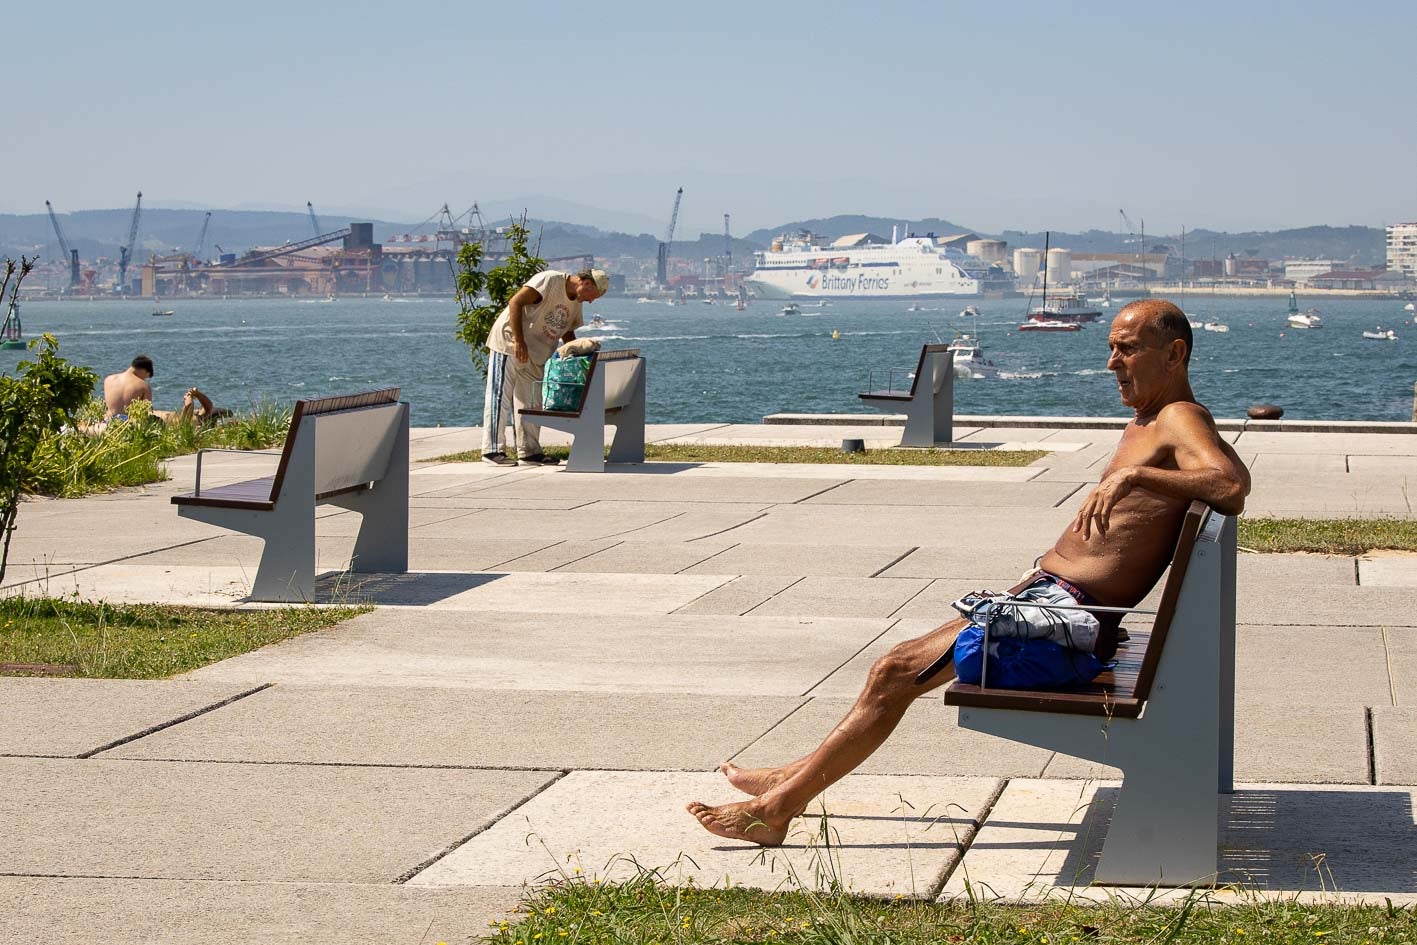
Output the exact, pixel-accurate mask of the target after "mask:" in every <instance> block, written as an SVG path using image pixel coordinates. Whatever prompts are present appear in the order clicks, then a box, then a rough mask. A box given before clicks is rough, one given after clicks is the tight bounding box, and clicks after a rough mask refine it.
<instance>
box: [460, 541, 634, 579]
mask: <svg viewBox="0 0 1417 945" xmlns="http://www.w3.org/2000/svg"><path fill="white" fill-rule="evenodd" d="M620 541H621V539H619V538H597V539H595V540H594V541H554V542H551V543H549V544H543V545H542V546H541V547H540V548H537V549H536V550H535V551H532V552H529V553H528V554H525V555H518V556H516V557H513V558H509V559H507V560H506V561H503V562H502V563H501V564H500V565H498V566H497V570H498V571H506V572H516V571H554V570H556V569H557V568H562V567H565V566H566V565H568V564H571V563H572V562H575V561H579V560H581V559H582V558H589V557H590V556H591V555H593V554H595V553H597V552H600V551H604V550H605V549H607V548H614V547H615V546H616V545H618V544H620ZM488 570H491V569H490V567H489V568H488Z"/></svg>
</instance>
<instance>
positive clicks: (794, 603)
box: [750, 577, 929, 617]
mask: <svg viewBox="0 0 1417 945" xmlns="http://www.w3.org/2000/svg"><path fill="white" fill-rule="evenodd" d="M927 584H929V582H928V581H922V580H919V579H916V578H848V577H805V578H803V579H802V580H800V581H798V582H797V583H795V584H793V585H792V586H791V587H789V588H787V589H786V590H784V591H783V592H782V593H780V594H778V595H776V596H775V597H773V598H772V599H771V600H767V601H764V602H763V603H762V604H760V605H758V606H757V607H755V608H754V609H753V610H752V611H750V615H752V616H759V617H771V616H782V617H789V616H798V615H801V616H820V617H889V616H891V615H893V614H894V613H895V612H896V611H898V610H899V609H900V608H901V607H903V606H905V604H906V603H907V602H908V601H910V600H911V599H912V598H913V597H915V596H916V595H917V594H919V593H920V592H921V591H922V590H924V589H925V587H926V585H927Z"/></svg>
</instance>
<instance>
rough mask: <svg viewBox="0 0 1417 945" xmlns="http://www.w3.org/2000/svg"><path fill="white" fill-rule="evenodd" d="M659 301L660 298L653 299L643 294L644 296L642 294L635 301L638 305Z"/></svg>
mask: <svg viewBox="0 0 1417 945" xmlns="http://www.w3.org/2000/svg"><path fill="white" fill-rule="evenodd" d="M658 301H659V299H652V298H650V297H649V296H647V295H642V296H640V297H639V298H637V299H635V302H636V304H638V305H646V304H653V303H655V302H658Z"/></svg>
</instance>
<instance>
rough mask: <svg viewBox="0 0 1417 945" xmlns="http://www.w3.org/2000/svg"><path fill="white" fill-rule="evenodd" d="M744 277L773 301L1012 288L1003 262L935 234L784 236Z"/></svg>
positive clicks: (957, 293) (954, 294) (912, 296)
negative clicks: (974, 253) (988, 259)
mask: <svg viewBox="0 0 1417 945" xmlns="http://www.w3.org/2000/svg"><path fill="white" fill-rule="evenodd" d="M753 256H754V259H755V261H756V262H757V269H756V271H754V272H753V274H752V275H751V276H749V277H748V278H747V279H746V280H744V281H745V282H746V283H747V284H748V285H749V286H750V287H751V288H752V289H753V291H754V292H756V293H757V294H758V295H759V296H762V297H763V298H769V299H823V298H825V299H838V298H856V299H920V298H937V297H959V296H966V297H974V298H982V297H983V296H984V295H985V294H986V293H988V294H1001V293H1003V292H1007V291H1009V290H1011V289H1012V288H1013V280H1012V278H1011V277H1010V276H1009V274H1008V273H1007V272H1005V271H1004V270H1003V269H1001V268H1000V267H998V266H992V265H990V264H988V263H986V262H984V261H983V260H981V259H979V258H978V257H976V256H970V255H968V254H967V253H963V252H961V251H960V250H958V249H956V248H955V247H953V246H948V245H946V244H944V243H942V242H939V241H937V239H936V237H935V234H933V233H927V234H926V235H925V236H909V235H907V236H906V237H905V238H904V239H897V238H896V234H892V235H891V239H890V240H885V239H883V238H882V237H879V236H875V235H874V234H871V233H856V234H853V235H851V236H843V237H841V238H840V239H837V240H834V241H832V242H830V243H828V242H827V241H825V240H821V239H818V238H817V237H815V236H813V235H812V234H811V233H799V234H797V235H796V236H782V237H779V238H778V239H776V240H773V243H772V248H771V249H769V250H767V251H766V252H758V253H754V254H753Z"/></svg>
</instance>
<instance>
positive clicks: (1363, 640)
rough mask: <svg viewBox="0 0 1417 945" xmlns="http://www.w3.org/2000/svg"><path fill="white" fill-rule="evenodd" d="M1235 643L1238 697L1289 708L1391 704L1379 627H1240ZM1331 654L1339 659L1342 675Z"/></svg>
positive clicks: (1384, 652)
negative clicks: (1341, 659) (1340, 659)
mask: <svg viewBox="0 0 1417 945" xmlns="http://www.w3.org/2000/svg"><path fill="white" fill-rule="evenodd" d="M1235 638H1236V639H1235V691H1236V697H1237V698H1241V697H1243V698H1244V699H1245V700H1246V701H1249V702H1265V703H1270V704H1273V705H1288V706H1305V705H1346V706H1355V705H1356V706H1375V705H1390V704H1391V703H1392V691H1393V690H1392V682H1391V680H1390V678H1389V674H1388V653H1387V650H1386V648H1385V646H1384V639H1383V630H1382V629H1381V628H1379V627H1335V628H1329V627H1302V628H1294V627H1283V626H1263V625H1244V626H1240V627H1237V628H1236V633H1235ZM1335 653H1342V654H1343V666H1342V669H1341V670H1336V669H1335V667H1334V660H1333V654H1335Z"/></svg>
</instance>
